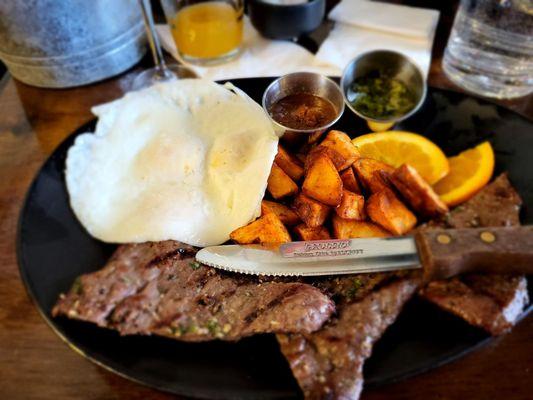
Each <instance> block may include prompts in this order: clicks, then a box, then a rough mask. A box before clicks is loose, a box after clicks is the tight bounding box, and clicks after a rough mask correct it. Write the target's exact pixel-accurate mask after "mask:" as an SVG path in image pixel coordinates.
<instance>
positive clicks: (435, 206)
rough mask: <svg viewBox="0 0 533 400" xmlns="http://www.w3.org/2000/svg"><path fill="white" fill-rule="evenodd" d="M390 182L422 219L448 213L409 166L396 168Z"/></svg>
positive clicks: (438, 198)
mask: <svg viewBox="0 0 533 400" xmlns="http://www.w3.org/2000/svg"><path fill="white" fill-rule="evenodd" d="M390 181H391V182H392V184H393V185H394V186H395V187H396V189H398V192H399V193H400V195H401V196H402V197H403V198H404V199H405V200H406V201H407V203H408V204H409V205H410V206H411V208H412V209H413V210H414V211H415V212H417V213H419V214H421V215H423V216H424V217H429V218H431V217H437V216H439V215H443V214H446V213H447V212H448V207H447V206H446V204H444V202H443V201H442V200H441V199H440V197H439V196H438V195H437V193H435V192H434V191H433V188H432V187H431V186H430V185H429V184H428V183H427V182H426V181H425V180H424V178H422V176H420V174H419V173H418V171H417V170H416V169H415V168H413V167H411V166H410V165H407V164H403V165H402V166H401V167H399V168H397V169H396V171H394V173H393V174H392V175H391V176H390Z"/></svg>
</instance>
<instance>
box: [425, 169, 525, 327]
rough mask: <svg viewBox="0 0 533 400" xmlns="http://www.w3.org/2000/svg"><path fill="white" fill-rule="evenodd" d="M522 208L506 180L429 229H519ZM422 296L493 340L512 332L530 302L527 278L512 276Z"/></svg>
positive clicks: (463, 279) (461, 281)
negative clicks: (479, 329) (476, 327)
mask: <svg viewBox="0 0 533 400" xmlns="http://www.w3.org/2000/svg"><path fill="white" fill-rule="evenodd" d="M521 204H522V200H521V199H520V196H519V195H518V193H517V192H516V191H515V190H514V188H513V187H512V186H511V183H510V182H509V179H508V178H507V175H505V174H503V175H500V176H499V177H497V178H496V179H495V180H494V181H493V182H492V183H491V184H490V185H488V186H486V187H485V188H484V189H483V190H482V191H481V192H479V193H478V194H477V195H476V196H474V197H473V198H472V199H470V200H469V201H467V202H466V203H464V204H463V205H461V206H459V207H457V208H455V209H454V210H453V211H452V212H451V213H450V214H449V215H448V217H447V218H446V219H445V220H442V221H433V222H431V223H429V224H428V225H427V226H426V227H425V228H424V229H431V228H433V227H439V228H442V227H446V228H468V227H479V226H487V227H488V226H515V225H519V224H520V220H519V211H520V205H521ZM421 294H422V296H423V297H424V298H426V299H427V300H429V301H431V302H433V303H435V304H436V305H438V306H439V307H441V308H443V309H444V310H447V311H450V312H452V313H453V314H455V315H457V316H459V317H461V318H463V319H464V320H466V321H467V322H468V323H470V324H472V325H475V326H478V327H480V328H483V329H485V330H486V331H488V332H489V333H491V334H492V335H501V334H503V333H505V332H506V331H508V330H509V329H510V328H511V327H512V326H513V325H514V324H515V323H516V321H517V319H518V317H519V316H520V314H521V313H522V311H523V309H524V307H525V306H526V305H527V304H528V302H529V299H528V292H527V280H526V278H525V276H512V275H483V274H469V275H463V276H459V277H455V278H451V279H449V280H445V281H436V282H431V283H430V284H429V285H427V287H425V288H423V289H422V290H421Z"/></svg>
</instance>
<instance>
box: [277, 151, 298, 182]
mask: <svg viewBox="0 0 533 400" xmlns="http://www.w3.org/2000/svg"><path fill="white" fill-rule="evenodd" d="M274 161H275V162H276V164H277V165H278V167H280V168H281V169H282V170H283V172H285V173H286V174H287V175H289V176H290V177H291V179H292V180H293V181H298V180H300V178H301V177H302V176H303V175H304V168H303V166H302V164H301V163H300V160H298V159H297V158H296V157H295V156H293V155H292V154H290V153H288V152H287V150H285V149H284V148H283V147H282V146H281V145H278V154H276V158H275V159H274Z"/></svg>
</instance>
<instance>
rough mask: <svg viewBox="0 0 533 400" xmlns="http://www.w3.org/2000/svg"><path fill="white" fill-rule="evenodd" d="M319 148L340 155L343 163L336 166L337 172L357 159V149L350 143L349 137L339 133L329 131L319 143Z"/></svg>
mask: <svg viewBox="0 0 533 400" xmlns="http://www.w3.org/2000/svg"><path fill="white" fill-rule="evenodd" d="M320 146H324V147H328V148H330V149H333V150H335V151H336V152H337V153H339V154H340V155H341V157H342V158H343V159H344V163H342V164H341V165H339V166H337V169H338V170H339V171H342V170H344V169H346V168H348V167H349V166H351V165H352V164H353V163H354V161H355V160H357V159H358V158H359V151H357V148H356V147H355V146H354V144H353V143H352V140H351V139H350V136H348V135H347V134H346V133H344V132H341V131H330V132H329V133H328V134H327V135H326V138H325V139H324V140H323V141H322V142H321V143H320Z"/></svg>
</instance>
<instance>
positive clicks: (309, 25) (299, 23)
mask: <svg viewBox="0 0 533 400" xmlns="http://www.w3.org/2000/svg"><path fill="white" fill-rule="evenodd" d="M325 11H326V0H311V1H308V2H306V3H301V4H293V5H283V4H272V3H266V2H264V1H261V0H250V1H249V2H248V15H249V16H250V20H251V21H252V25H253V26H254V27H255V29H257V30H258V31H259V32H260V33H261V34H262V35H263V36H265V37H267V38H269V39H293V38H297V37H299V36H301V35H303V34H306V33H309V32H311V31H314V30H315V29H316V28H318V27H319V26H320V24H321V23H322V20H323V19H324V14H325Z"/></svg>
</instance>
